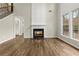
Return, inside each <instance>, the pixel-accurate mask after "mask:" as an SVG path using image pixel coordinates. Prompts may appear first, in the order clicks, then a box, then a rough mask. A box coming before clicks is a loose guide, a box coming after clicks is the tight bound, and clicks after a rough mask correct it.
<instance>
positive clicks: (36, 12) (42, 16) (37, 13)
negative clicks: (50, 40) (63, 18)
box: [32, 3, 46, 25]
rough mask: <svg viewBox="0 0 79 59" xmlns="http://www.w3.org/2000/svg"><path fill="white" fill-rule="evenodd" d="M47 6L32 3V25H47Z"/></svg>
mask: <svg viewBox="0 0 79 59" xmlns="http://www.w3.org/2000/svg"><path fill="white" fill-rule="evenodd" d="M45 20H46V4H45V3H32V25H46V22H45Z"/></svg>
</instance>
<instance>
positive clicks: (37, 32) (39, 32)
mask: <svg viewBox="0 0 79 59" xmlns="http://www.w3.org/2000/svg"><path fill="white" fill-rule="evenodd" d="M40 38H44V29H42V28H40V29H33V39H40Z"/></svg>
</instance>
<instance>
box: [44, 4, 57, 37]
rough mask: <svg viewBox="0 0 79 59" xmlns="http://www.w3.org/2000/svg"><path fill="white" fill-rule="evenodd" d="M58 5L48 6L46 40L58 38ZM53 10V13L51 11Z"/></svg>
mask: <svg viewBox="0 0 79 59" xmlns="http://www.w3.org/2000/svg"><path fill="white" fill-rule="evenodd" d="M56 6H57V4H54V3H49V4H46V30H45V31H46V35H45V37H46V38H54V37H57V19H56V18H57V7H56ZM49 10H51V12H50V11H49Z"/></svg>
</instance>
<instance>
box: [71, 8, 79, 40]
mask: <svg viewBox="0 0 79 59" xmlns="http://www.w3.org/2000/svg"><path fill="white" fill-rule="evenodd" d="M72 25H73V26H72V27H73V38H75V39H79V10H78V9H76V10H74V11H73V12H72Z"/></svg>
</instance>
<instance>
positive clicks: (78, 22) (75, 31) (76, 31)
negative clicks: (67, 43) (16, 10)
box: [62, 9, 79, 39]
mask: <svg viewBox="0 0 79 59" xmlns="http://www.w3.org/2000/svg"><path fill="white" fill-rule="evenodd" d="M62 29H63V35H65V36H68V37H70V38H73V39H79V9H75V10H73V11H71V12H69V13H67V14H65V15H63V27H62Z"/></svg>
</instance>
